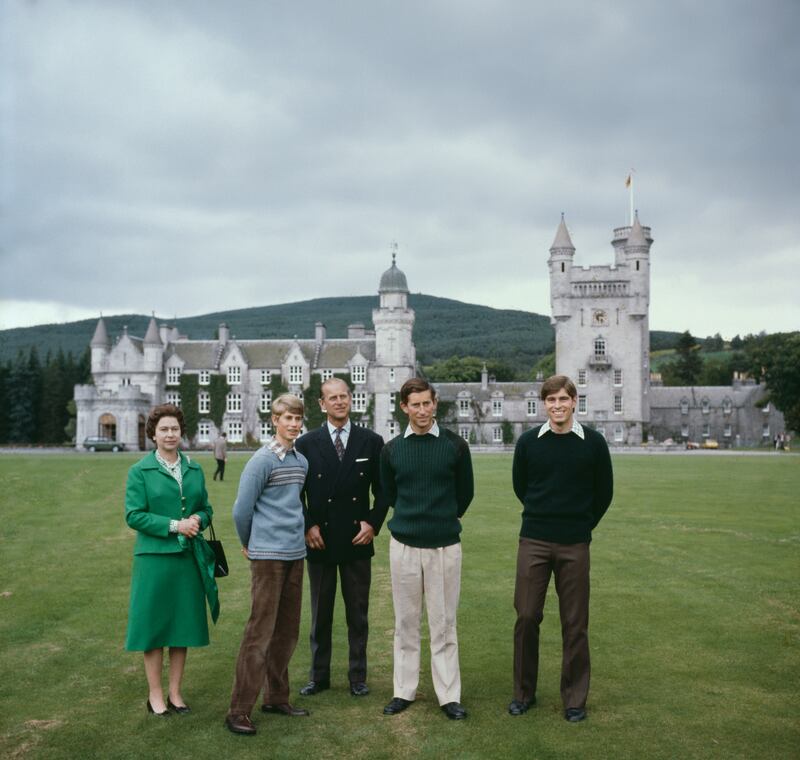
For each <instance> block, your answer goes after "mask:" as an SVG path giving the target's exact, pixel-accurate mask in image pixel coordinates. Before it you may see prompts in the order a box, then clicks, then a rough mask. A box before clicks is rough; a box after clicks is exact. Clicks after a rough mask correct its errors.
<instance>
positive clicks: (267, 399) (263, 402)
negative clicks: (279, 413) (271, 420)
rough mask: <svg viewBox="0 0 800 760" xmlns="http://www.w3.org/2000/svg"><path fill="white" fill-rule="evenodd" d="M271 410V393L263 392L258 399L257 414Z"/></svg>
mask: <svg viewBox="0 0 800 760" xmlns="http://www.w3.org/2000/svg"><path fill="white" fill-rule="evenodd" d="M271 410H272V391H265V392H264V393H262V394H261V398H260V399H259V404H258V411H259V412H264V413H266V412H269V411H271Z"/></svg>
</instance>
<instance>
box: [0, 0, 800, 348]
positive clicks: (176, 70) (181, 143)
mask: <svg viewBox="0 0 800 760" xmlns="http://www.w3.org/2000/svg"><path fill="white" fill-rule="evenodd" d="M0 8H2V18H0V50H2V53H0V55H1V56H2V59H0V68H1V69H2V73H1V74H0V82H1V85H0V113H1V114H2V123H1V124H0V148H1V149H2V156H0V158H1V159H2V160H1V161H0V172H1V173H2V175H1V176H2V179H1V180H0V298H2V306H1V307H0V328H7V327H13V326H20V325H29V324H37V323H41V322H52V321H64V320H71V319H77V318H83V317H87V316H96V315H97V314H98V313H99V312H101V311H102V312H103V313H104V314H114V313H123V312H138V313H149V312H151V311H155V312H156V313H157V314H159V315H177V316H178V317H180V316H188V315H193V314H201V313H206V312H210V311H218V310H222V309H231V308H239V307H250V306H261V305H267V304H274V303H285V302H290V301H299V300H304V299H307V298H316V297H322V296H338V295H366V294H372V293H375V292H376V290H377V285H378V280H379V278H380V275H381V273H382V272H383V271H384V270H385V269H386V268H387V267H388V266H389V264H390V261H391V255H390V245H391V243H392V242H393V241H397V243H398V245H399V254H398V265H399V266H400V268H401V269H402V270H403V271H404V272H405V273H406V275H407V277H408V283H409V287H410V289H411V290H412V291H413V292H422V293H428V294H432V295H438V296H446V297H448V298H455V299H459V300H462V301H467V302H472V303H479V304H486V305H489V306H494V307H498V308H516V309H525V310H529V311H535V312H538V313H542V314H549V312H550V301H549V287H548V277H547V263H546V262H547V257H548V249H549V247H550V245H551V243H552V241H553V237H554V235H555V232H556V228H557V226H558V222H559V219H560V214H561V212H562V211H563V212H565V214H566V220H567V224H568V227H569V229H570V232H571V235H572V240H573V243H574V244H575V247H576V249H577V252H576V263H577V264H583V265H590V264H604V263H611V261H612V260H613V256H612V249H611V246H610V239H611V234H612V230H613V228H614V227H617V226H622V225H625V224H627V223H628V221H629V220H628V207H629V197H628V191H627V190H626V189H625V186H624V181H625V177H626V175H627V174H628V171H629V169H630V168H631V167H633V168H634V169H635V175H634V177H635V180H634V188H635V196H634V203H635V206H636V207H637V208H638V209H639V215H640V219H641V221H642V223H643V224H645V225H650V226H651V228H652V234H653V237H654V238H655V243H654V245H653V247H652V251H651V260H652V291H651V317H650V325H651V327H652V328H653V329H661V330H684V329H690V330H691V331H692V332H693V333H694V334H696V335H699V336H705V335H708V334H711V333H714V332H716V331H720V332H721V333H722V334H723V336H724V337H727V338H730V337H732V336H733V335H734V334H736V333H741V334H743V335H744V334H745V333H749V332H758V331H760V330H767V331H768V332H775V331H779V330H793V329H798V328H800V298H798V285H799V284H800V202H799V201H800V198H799V197H798V196H799V195H800V192H799V191H798V179H799V178H800V149H799V148H798V142H799V139H798V134H800V96H799V95H798V93H799V92H800V88H799V85H800V46H799V45H798V43H797V40H798V36H799V35H800V3H798V2H797V0H784V1H781V0H761V1H760V2H752V1H750V0H747V1H739V0H706V1H704V2H702V3H700V2H696V0H691V1H687V2H684V1H681V0H677V1H671V2H664V1H663V0H658V1H657V2H646V1H645V2H643V1H642V0H637V1H636V2H607V3H602V2H590V1H588V0H587V2H565V1H564V0H562V1H561V2H559V3H554V2H536V1H535V0H528V1H527V2H526V1H524V0H516V1H513V0H507V1H504V0H491V1H490V0H485V1H483V2H480V1H478V0H424V2H415V1H411V2H403V3H398V2H380V1H379V0H361V1H360V2H346V1H343V0H337V1H336V2H330V1H328V0H317V1H316V2H303V1H302V0H297V2H256V1H254V2H242V1H239V2H237V1H236V0H232V1H231V2H226V3H221V2H217V1H216V0H207V1H206V2H204V1H202V0H191V1H190V0H184V1H183V2H181V1H179V0H170V2H166V3H164V2H157V1H156V0H151V2H146V1H141V2H133V1H131V2H114V1H113V0H102V1H99V0H98V2H82V1H80V0H74V1H73V2H60V1H57V0H28V1H27V2H25V1H24V0H0ZM306 327H308V328H310V326H298V330H302V331H303V332H305V331H306V330H305V328H306Z"/></svg>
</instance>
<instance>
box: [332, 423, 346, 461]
mask: <svg viewBox="0 0 800 760" xmlns="http://www.w3.org/2000/svg"><path fill="white" fill-rule="evenodd" d="M333 447H334V448H335V449H336V455H337V456H338V457H339V461H340V462H341V461H342V459H344V444H343V443H342V428H336V440H335V441H334V442H333Z"/></svg>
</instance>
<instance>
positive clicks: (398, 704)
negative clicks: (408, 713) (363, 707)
mask: <svg viewBox="0 0 800 760" xmlns="http://www.w3.org/2000/svg"><path fill="white" fill-rule="evenodd" d="M410 704H411V701H410V700H408V699H402V698H401V697H392V701H391V702H389V704H388V705H386V707H384V708H383V714H384V715H397V713H401V712H403V710H405V709H406V708H407V707H408V706H409V705H410Z"/></svg>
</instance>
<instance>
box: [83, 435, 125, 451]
mask: <svg viewBox="0 0 800 760" xmlns="http://www.w3.org/2000/svg"><path fill="white" fill-rule="evenodd" d="M83 448H85V449H88V450H89V451H125V444H124V443H120V442H119V441H115V440H114V439H113V438H108V437H107V436H104V435H90V436H89V437H88V438H87V439H86V440H85V441H84V442H83Z"/></svg>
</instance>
